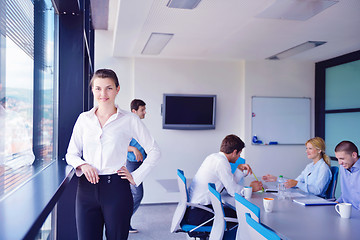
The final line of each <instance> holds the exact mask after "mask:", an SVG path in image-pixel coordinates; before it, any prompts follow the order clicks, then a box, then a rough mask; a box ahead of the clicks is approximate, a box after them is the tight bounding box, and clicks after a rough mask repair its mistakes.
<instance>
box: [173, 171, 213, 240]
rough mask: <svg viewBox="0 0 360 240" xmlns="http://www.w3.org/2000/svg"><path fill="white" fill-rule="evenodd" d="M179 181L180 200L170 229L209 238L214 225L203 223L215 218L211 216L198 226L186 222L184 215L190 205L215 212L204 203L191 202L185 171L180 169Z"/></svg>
mask: <svg viewBox="0 0 360 240" xmlns="http://www.w3.org/2000/svg"><path fill="white" fill-rule="evenodd" d="M177 181H178V186H179V190H180V201H179V204H178V206H177V208H176V210H175V213H174V216H173V219H172V223H171V229H170V231H171V232H172V233H177V232H185V233H187V234H188V235H189V236H190V237H195V238H200V239H207V238H208V237H209V235H210V232H211V228H212V227H211V226H203V225H204V224H206V223H208V222H210V221H212V220H213V218H211V219H209V220H208V221H206V222H204V223H202V224H200V225H198V226H197V225H192V224H188V223H187V222H186V220H185V219H184V215H185V212H186V209H187V208H188V207H197V208H201V209H204V210H206V211H209V212H211V213H214V211H213V210H212V209H210V208H208V207H205V206H203V205H200V204H194V203H190V202H189V194H188V189H187V185H186V178H185V175H184V172H183V171H182V170H180V169H178V170H177Z"/></svg>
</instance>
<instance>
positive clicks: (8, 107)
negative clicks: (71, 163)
mask: <svg viewBox="0 0 360 240" xmlns="http://www.w3.org/2000/svg"><path fill="white" fill-rule="evenodd" d="M55 17H56V15H55V13H54V9H53V7H52V4H51V0H42V1H32V0H16V1H14V0H13V1H9V0H0V45H1V50H0V200H1V199H2V198H4V197H6V196H7V194H8V193H10V192H11V191H13V190H15V189H16V188H18V187H19V186H21V184H22V183H25V182H26V181H27V180H29V179H30V178H31V176H33V175H34V174H36V173H37V172H38V171H40V170H41V169H43V168H44V167H46V165H47V164H49V163H50V162H51V161H53V160H55V158H56V148H55V146H56V144H55V143H54V139H55V138H54V129H55V128H56V116H57V114H56V111H57V107H56V104H57V101H56V99H57V98H56V92H57V91H56V89H57V84H56V79H57V78H56V74H55V73H56V69H55V68H54V66H55V63H54V62H55V60H56V59H55V57H54V56H55V47H54V46H55V36H56V27H55Z"/></svg>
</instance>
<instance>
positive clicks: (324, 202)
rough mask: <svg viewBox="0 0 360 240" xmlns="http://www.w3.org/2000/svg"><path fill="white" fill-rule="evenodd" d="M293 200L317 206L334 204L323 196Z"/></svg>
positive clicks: (305, 204)
mask: <svg viewBox="0 0 360 240" xmlns="http://www.w3.org/2000/svg"><path fill="white" fill-rule="evenodd" d="M293 201H294V202H296V203H298V204H301V205H304V206H318V205H335V204H336V202H330V201H328V200H326V199H323V198H311V199H293Z"/></svg>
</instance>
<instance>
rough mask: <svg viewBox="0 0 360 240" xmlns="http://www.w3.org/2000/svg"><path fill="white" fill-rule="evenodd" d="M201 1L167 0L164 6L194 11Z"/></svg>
mask: <svg viewBox="0 0 360 240" xmlns="http://www.w3.org/2000/svg"><path fill="white" fill-rule="evenodd" d="M200 1H201V0H169V2H168V4H167V5H166V6H168V7H170V8H181V9H194V8H196V6H197V5H198V4H199V2H200Z"/></svg>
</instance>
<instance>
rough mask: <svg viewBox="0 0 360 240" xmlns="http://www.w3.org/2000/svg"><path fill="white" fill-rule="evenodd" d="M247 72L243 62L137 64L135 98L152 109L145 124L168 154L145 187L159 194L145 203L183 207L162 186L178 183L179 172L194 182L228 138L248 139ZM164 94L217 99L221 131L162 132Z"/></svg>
mask: <svg viewBox="0 0 360 240" xmlns="http://www.w3.org/2000/svg"><path fill="white" fill-rule="evenodd" d="M242 68H243V64H242V63H241V62H216V61H191V60H155V59H136V60H135V68H134V76H135V77H134V82H135V85H134V89H135V95H134V97H136V98H141V99H143V100H144V101H145V102H146V103H147V106H146V107H147V112H148V113H147V116H146V119H145V120H144V122H145V124H146V126H147V127H148V128H149V129H150V131H151V133H152V134H153V136H154V137H155V139H156V140H157V142H158V144H159V145H160V147H161V150H162V159H161V163H160V165H159V167H158V168H156V169H154V170H153V171H152V172H151V174H150V176H149V177H148V178H147V179H146V182H145V188H146V189H149V190H147V191H148V192H149V191H154V192H156V193H157V194H153V195H151V196H150V195H149V194H147V195H146V197H145V199H144V201H148V202H162V201H177V200H178V194H177V193H168V192H166V190H165V189H164V188H163V187H162V186H161V185H160V184H159V183H158V182H157V181H156V180H158V179H162V180H164V179H175V177H176V169H177V168H180V169H183V170H184V171H185V174H186V176H187V177H189V178H191V177H192V176H193V175H194V174H195V173H196V170H197V169H198V167H199V166H200V164H201V162H202V161H203V160H204V159H205V157H206V156H207V155H208V154H210V153H213V152H218V151H219V148H220V143H221V140H222V139H223V138H224V136H226V135H227V134H230V133H235V134H237V135H242V132H241V129H242V127H241V123H242V122H243V120H242V114H243V109H242V108H241V106H242V104H243V103H242V94H241V90H242V89H243V86H242V85H243V81H242V73H243V70H242ZM164 93H184V94H185V93H189V94H191V93H194V94H216V95H217V116H216V129H215V130H195V131H194V130H168V129H162V117H161V112H160V110H161V108H160V107H161V104H162V101H163V94H164ZM169 183H171V182H169ZM150 189H151V190H150ZM145 191H146V190H145Z"/></svg>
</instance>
